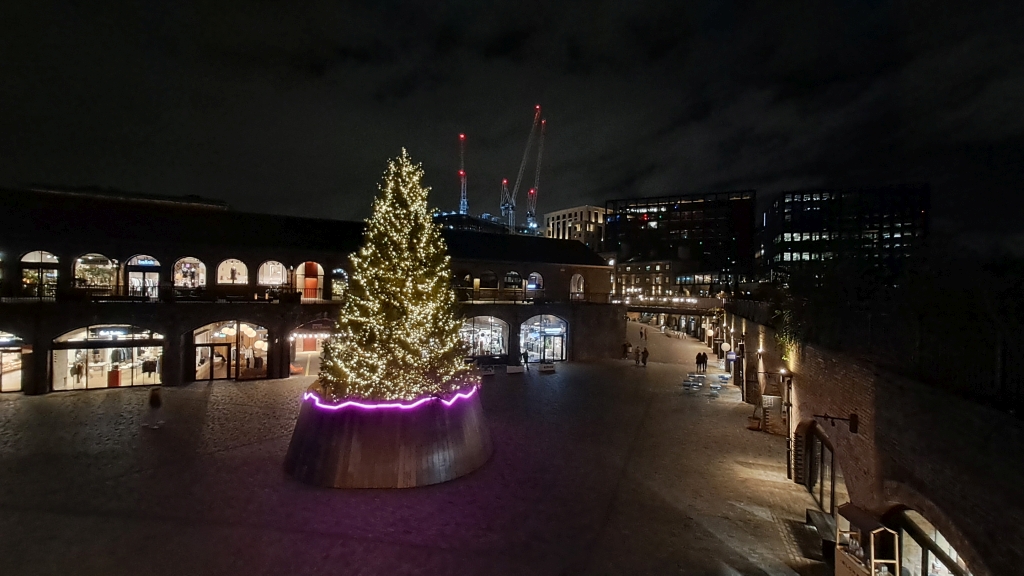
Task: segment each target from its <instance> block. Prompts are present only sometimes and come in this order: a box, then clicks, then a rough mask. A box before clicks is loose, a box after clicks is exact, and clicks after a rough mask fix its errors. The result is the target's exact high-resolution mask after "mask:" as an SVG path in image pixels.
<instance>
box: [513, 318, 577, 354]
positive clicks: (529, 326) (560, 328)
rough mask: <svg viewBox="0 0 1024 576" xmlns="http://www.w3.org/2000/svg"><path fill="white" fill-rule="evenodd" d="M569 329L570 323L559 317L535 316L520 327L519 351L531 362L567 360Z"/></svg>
mask: <svg viewBox="0 0 1024 576" xmlns="http://www.w3.org/2000/svg"><path fill="white" fill-rule="evenodd" d="M568 328H569V324H568V322H566V321H565V320H562V319H561V318H559V317H557V316H552V315H550V314H543V315H540V316H534V317H532V318H530V319H529V320H527V321H526V322H523V324H522V326H520V330H519V349H520V350H521V351H522V352H525V353H526V355H527V358H528V359H529V361H530V362H555V361H561V360H565V359H566V336H567V334H568Z"/></svg>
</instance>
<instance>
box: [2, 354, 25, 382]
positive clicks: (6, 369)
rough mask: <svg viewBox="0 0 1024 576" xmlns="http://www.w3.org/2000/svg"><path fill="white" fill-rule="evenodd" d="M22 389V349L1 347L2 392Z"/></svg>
mask: <svg viewBox="0 0 1024 576" xmlns="http://www.w3.org/2000/svg"><path fill="white" fill-rule="evenodd" d="M20 390H21V350H20V349H9V350H4V349H0V392H18V391H20Z"/></svg>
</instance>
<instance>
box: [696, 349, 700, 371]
mask: <svg viewBox="0 0 1024 576" xmlns="http://www.w3.org/2000/svg"><path fill="white" fill-rule="evenodd" d="M695 362H696V363H697V372H700V352H697V358H696V360H695Z"/></svg>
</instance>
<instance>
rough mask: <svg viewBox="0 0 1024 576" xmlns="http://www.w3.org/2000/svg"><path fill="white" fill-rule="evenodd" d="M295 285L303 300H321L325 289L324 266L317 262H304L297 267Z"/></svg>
mask: <svg viewBox="0 0 1024 576" xmlns="http://www.w3.org/2000/svg"><path fill="white" fill-rule="evenodd" d="M295 287H296V288H297V289H298V290H301V291H302V298H303V300H319V299H320V298H321V295H322V294H323V289H324V267H323V266H321V265H320V264H317V263H316V262H303V263H302V264H299V267H298V268H296V269H295Z"/></svg>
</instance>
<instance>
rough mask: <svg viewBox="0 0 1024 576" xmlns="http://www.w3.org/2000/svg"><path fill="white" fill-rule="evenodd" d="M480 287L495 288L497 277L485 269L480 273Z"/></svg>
mask: <svg viewBox="0 0 1024 576" xmlns="http://www.w3.org/2000/svg"><path fill="white" fill-rule="evenodd" d="M480 287H481V288H497V287H498V277H497V276H496V275H495V274H494V272H491V271H490V270H485V271H484V272H481V273H480Z"/></svg>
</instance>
